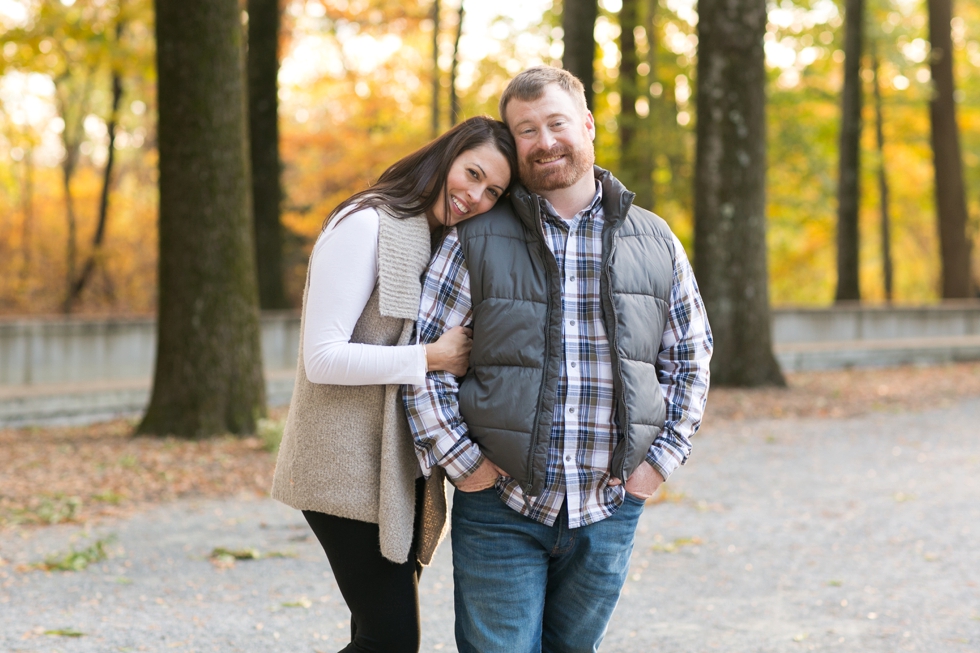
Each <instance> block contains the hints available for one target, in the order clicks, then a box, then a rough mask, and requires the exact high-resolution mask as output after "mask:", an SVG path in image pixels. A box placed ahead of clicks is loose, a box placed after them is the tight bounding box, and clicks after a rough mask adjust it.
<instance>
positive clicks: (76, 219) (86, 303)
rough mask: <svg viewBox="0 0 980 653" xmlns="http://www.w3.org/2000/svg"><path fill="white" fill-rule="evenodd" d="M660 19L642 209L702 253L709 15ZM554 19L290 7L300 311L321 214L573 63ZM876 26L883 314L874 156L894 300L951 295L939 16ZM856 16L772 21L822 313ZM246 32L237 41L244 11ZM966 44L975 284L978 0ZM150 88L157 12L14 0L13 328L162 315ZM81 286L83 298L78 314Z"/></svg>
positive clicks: (650, 56) (328, 0)
mask: <svg viewBox="0 0 980 653" xmlns="http://www.w3.org/2000/svg"><path fill="white" fill-rule="evenodd" d="M477 4H479V5H481V6H480V7H477ZM646 4H647V12H646V15H645V16H644V20H643V23H644V24H643V25H641V26H637V27H636V29H634V30H633V35H634V38H635V44H636V54H637V56H638V60H639V62H640V63H639V66H638V68H637V72H638V75H639V84H640V86H641V92H640V93H639V95H638V97H637V99H636V103H635V109H636V113H637V116H638V117H639V119H640V120H642V121H644V123H645V126H644V129H643V131H642V133H643V138H646V139H648V147H647V151H649V152H650V153H651V155H652V157H653V170H652V174H651V179H650V183H649V185H648V186H649V187H648V189H647V191H646V192H647V194H646V199H647V201H648V203H649V204H650V207H651V208H653V209H654V210H655V211H656V212H657V213H658V214H660V215H661V216H662V217H664V218H665V219H666V220H667V221H668V223H669V224H670V225H671V227H672V228H673V229H674V230H675V232H676V233H677V234H678V235H679V236H680V238H681V240H682V241H683V242H684V244H685V245H686V246H687V248H688V250H689V252H690V251H691V244H692V233H693V225H692V210H693V190H692V188H693V173H694V147H695V142H694V133H695V132H694V130H695V124H694V121H695V103H696V101H697V98H696V97H695V93H694V89H695V86H696V85H695V79H694V75H695V67H696V56H697V36H696V25H697V14H696V4H695V2H694V1H693V0H661V1H660V2H657V1H656V0H650V2H648V3H646ZM621 8H622V5H621V3H620V0H600V2H599V17H598V19H597V20H596V23H595V39H596V43H597V49H596V65H595V82H594V84H593V90H594V100H593V107H592V108H593V112H594V114H595V116H596V120H597V124H598V125H599V127H600V129H599V130H598V137H597V163H598V164H599V165H601V166H603V167H606V168H609V169H611V170H613V171H619V170H622V169H623V162H622V161H621V154H620V146H619V139H620V133H621V129H620V127H621V120H620V119H621V111H620V109H621V106H620V104H621V93H620V91H621V89H620V85H619V70H620V68H619V66H620V62H621V56H620V50H619V42H620V37H621V34H620V26H619V25H620V23H619V19H620V16H619V14H620V10H621ZM560 11H561V5H560V3H556V4H555V5H554V6H553V5H552V3H551V2H549V1H548V0H529V1H526V2H516V1H512V0H501V1H499V2H495V3H492V5H491V3H473V2H466V3H465V5H464V6H463V7H460V0H442V2H441V5H440V13H439V17H440V20H439V30H438V34H435V35H434V34H433V31H434V24H435V23H434V21H433V20H432V16H433V6H432V3H431V2H428V1H423V2H417V3H416V2H400V1H399V2H395V1H387V0H305V1H304V0H290V1H289V2H287V3H286V4H285V11H284V12H283V17H282V24H281V28H280V59H281V61H282V67H281V70H280V73H279V100H280V104H279V116H280V118H279V120H280V148H281V157H282V164H283V177H282V179H283V191H284V197H283V204H282V223H283V226H284V244H283V250H284V264H285V265H284V267H285V285H286V293H287V297H288V302H289V304H291V305H292V306H298V304H299V300H300V295H301V292H302V286H303V279H304V276H305V271H306V262H307V258H308V255H309V252H310V250H311V248H312V244H313V242H314V240H315V238H316V236H317V234H318V233H319V230H320V228H321V225H322V222H323V219H324V217H325V216H326V215H327V214H328V213H329V211H330V209H331V208H332V207H333V206H335V205H336V204H337V203H338V202H339V201H340V200H341V199H343V198H344V197H346V196H348V195H349V194H351V193H352V192H354V191H355V190H358V189H360V188H363V187H364V186H366V185H367V184H369V183H370V182H371V181H373V180H374V179H375V178H376V177H377V175H378V174H379V173H380V172H381V171H382V170H383V169H384V168H385V167H386V166H387V165H389V164H390V163H392V162H393V161H395V160H396V159H398V158H399V157H400V156H402V155H403V154H405V153H407V152H409V151H411V150H413V149H415V148H416V147H418V146H419V145H420V144H422V143H424V142H425V141H427V140H428V139H429V138H431V136H432V134H433V130H434V129H435V130H436V131H441V130H444V129H446V128H448V126H449V125H450V123H451V115H450V114H451V112H452V107H453V101H452V97H455V98H456V103H457V106H458V116H459V117H467V116H472V115H476V114H481V113H487V114H490V115H493V116H496V103H497V98H498V96H499V94H500V92H501V91H502V89H503V87H504V85H505V84H506V83H507V81H508V79H509V78H510V76H511V75H513V74H514V73H516V72H518V71H520V70H522V69H523V68H525V67H527V66H530V65H534V64H537V63H550V64H554V65H561V60H562V54H563V44H562V37H563V33H562V29H561V15H560ZM866 11H867V17H866V27H865V29H866V39H867V44H868V47H867V48H866V49H867V50H868V51H871V50H872V49H873V51H874V52H876V53H877V56H878V57H879V58H880V69H879V76H878V83H879V85H880V89H881V95H882V115H883V118H884V123H883V127H884V149H883V152H884V156H883V157H882V156H881V155H880V154H879V152H878V149H877V145H876V138H875V130H874V126H875V106H874V104H873V102H871V101H870V98H871V97H872V95H873V88H872V84H873V82H874V76H873V67H872V66H871V65H870V58H869V57H866V59H865V62H864V64H865V65H863V66H862V80H863V84H864V87H865V88H864V94H865V97H866V98H867V99H866V101H865V104H864V109H863V111H864V114H863V115H864V128H863V132H862V151H863V158H862V168H861V178H862V184H861V198H860V254H861V256H860V261H861V267H860V281H861V292H862V299H864V300H865V301H867V302H871V303H874V302H883V301H884V300H885V292H884V282H883V272H882V244H881V243H882V241H881V234H880V218H879V209H880V196H879V191H878V185H877V174H878V166H879V164H880V163H882V162H883V163H884V165H885V169H886V173H887V176H888V179H889V182H890V187H891V199H890V207H889V208H890V215H891V235H890V242H891V256H892V259H893V266H894V295H893V296H894V301H896V302H899V303H908V304H913V303H927V302H933V301H938V298H939V295H940V273H941V271H940V259H939V239H938V234H937V223H936V213H935V206H934V204H935V198H934V190H933V164H932V150H931V146H930V124H929V99H930V94H931V92H932V85H931V83H930V81H931V80H930V68H929V60H928V58H929V44H928V41H927V38H928V34H927V32H928V29H927V11H926V6H925V2H924V1H923V0H868V5H867V10H866ZM843 14H844V11H843V2H836V1H835V0H797V1H795V2H794V1H791V0H782V2H779V3H770V6H769V16H768V20H769V22H768V27H767V32H766V37H765V51H766V64H767V71H768V75H769V84H768V98H769V105H768V129H769V140H768V149H769V172H768V196H767V200H768V232H767V238H768V248H769V258H768V265H769V272H770V296H771V300H772V303H773V304H774V305H776V306H779V305H826V304H829V303H831V302H832V301H833V298H834V290H835V283H836V269H835V257H836V242H835V238H836V235H835V234H836V223H837V196H836V193H837V182H838V138H839V130H840V115H841V103H840V92H841V88H842V85H843V60H844V54H843V49H842V48H843V41H844V29H843ZM461 17H462V24H461V25H460V20H459V19H460V18H461ZM242 22H243V29H245V27H246V25H247V14H245V13H244V12H243V17H242ZM460 27H461V29H460ZM952 35H953V44H954V70H955V79H956V87H957V91H956V103H957V112H958V113H957V118H958V122H959V127H960V137H961V142H962V148H963V165H964V177H965V181H966V191H967V193H966V194H967V205H968V210H969V216H970V217H969V225H968V234H969V237H970V240H971V241H972V243H973V252H974V255H973V259H974V266H973V269H974V270H977V269H980V268H978V266H977V265H976V260H977V251H978V249H980V248H978V247H977V246H976V245H977V244H978V241H980V40H978V39H980V4H977V3H973V2H966V1H965V0H958V1H957V2H955V3H954V19H953V22H952ZM434 36H435V37H436V40H437V42H438V57H437V59H436V60H437V62H438V64H437V65H434V61H433V49H432V42H433V37H434ZM433 82H435V83H436V87H437V88H438V89H439V93H438V97H439V98H440V100H439V101H438V103H437V109H438V112H437V114H436V115H437V116H438V121H437V125H434V124H433V119H432V115H433V113H432V112H433ZM155 89H156V81H155V71H154V42H153V12H152V4H151V2H149V0H50V1H40V2H39V1H36V0H0V315H25V314H48V313H56V312H61V311H65V310H71V311H73V312H77V313H83V314H150V313H152V312H154V310H155V308H156V303H157V284H156V275H157V256H158V247H157V219H158V189H157V149H156V131H155V127H156V97H155ZM110 133H111V135H112V137H113V143H114V147H113V148H112V150H111V153H112V157H113V165H112V166H111V170H110V172H111V174H110V175H109V177H108V184H107V185H106V169H107V163H108V162H109V157H110V149H109V142H110ZM104 188H106V189H107V190H104ZM103 214H104V217H105V219H104V221H100V215H103ZM83 275H84V276H85V277H86V283H85V284H84V286H83V288H82V290H81V292H80V293H78V295H77V296H76V297H73V298H72V299H71V301H66V299H68V298H69V297H71V295H72V288H73V286H76V285H77V284H78V280H79V279H80V278H81V277H82V276H83Z"/></svg>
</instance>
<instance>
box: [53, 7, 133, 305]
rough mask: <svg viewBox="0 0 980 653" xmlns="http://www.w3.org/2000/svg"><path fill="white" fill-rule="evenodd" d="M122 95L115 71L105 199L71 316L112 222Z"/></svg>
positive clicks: (70, 300) (72, 295)
mask: <svg viewBox="0 0 980 653" xmlns="http://www.w3.org/2000/svg"><path fill="white" fill-rule="evenodd" d="M121 34H122V25H118V26H117V29H116V40H117V41H118V40H119V37H120V35H121ZM122 93H123V88H122V77H121V76H120V74H119V71H113V73H112V110H111V113H110V115H109V120H107V121H106V131H107V132H108V135H109V145H108V151H107V154H106V162H105V170H104V171H103V173H102V195H101V196H100V198H99V219H98V223H97V224H96V227H95V235H94V236H93V237H92V251H91V252H90V253H89V255H88V258H87V259H86V260H85V263H84V264H83V265H82V271H81V272H80V273H79V275H78V277H77V278H76V279H75V280H74V281H73V282H72V284H71V288H70V290H69V291H68V297H66V298H65V305H64V312H65V313H71V311H72V308H73V307H74V304H75V302H76V301H78V299H79V297H81V295H82V290H84V289H85V285H86V284H87V283H88V280H89V279H90V278H91V276H92V272H93V271H94V270H95V265H96V263H97V262H98V260H99V257H100V255H101V253H102V242H103V241H104V240H105V230H106V223H107V221H108V218H109V188H110V184H111V183H112V168H113V163H114V162H115V160H116V125H117V124H118V118H119V103H120V102H121V101H122Z"/></svg>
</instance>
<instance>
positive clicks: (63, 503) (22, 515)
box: [10, 493, 82, 524]
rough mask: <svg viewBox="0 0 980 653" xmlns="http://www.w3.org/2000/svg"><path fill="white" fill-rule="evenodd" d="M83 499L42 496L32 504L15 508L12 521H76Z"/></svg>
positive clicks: (42, 522) (49, 522) (57, 495)
mask: <svg viewBox="0 0 980 653" xmlns="http://www.w3.org/2000/svg"><path fill="white" fill-rule="evenodd" d="M81 507H82V500H81V499H79V498H78V497H75V496H65V495H64V494H61V493H59V494H52V495H48V496H41V497H40V498H39V499H38V500H37V501H36V502H33V503H32V505H29V506H27V507H25V508H21V509H19V510H14V511H13V514H12V519H11V520H10V521H12V522H14V523H21V524H61V523H64V522H70V521H75V517H76V515H77V514H78V510H79V508H81Z"/></svg>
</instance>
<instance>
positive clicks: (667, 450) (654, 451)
mask: <svg viewBox="0 0 980 653" xmlns="http://www.w3.org/2000/svg"><path fill="white" fill-rule="evenodd" d="M646 461H647V462H648V463H650V465H651V466H652V467H653V468H654V469H655V470H657V471H658V472H659V473H660V475H661V476H663V477H664V480H665V481H666V480H667V477H669V476H670V475H671V474H673V473H674V471H675V470H676V469H677V468H678V467H680V466H681V465H683V464H684V456H683V455H682V454H681V452H680V451H678V450H677V449H675V448H674V447H672V446H670V445H669V444H667V443H665V442H661V441H657V442H654V443H653V444H652V445H650V450H649V451H647V455H646Z"/></svg>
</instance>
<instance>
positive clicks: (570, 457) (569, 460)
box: [565, 455, 572, 463]
mask: <svg viewBox="0 0 980 653" xmlns="http://www.w3.org/2000/svg"><path fill="white" fill-rule="evenodd" d="M565 462H568V463H570V462H572V456H571V455H568V456H565Z"/></svg>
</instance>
